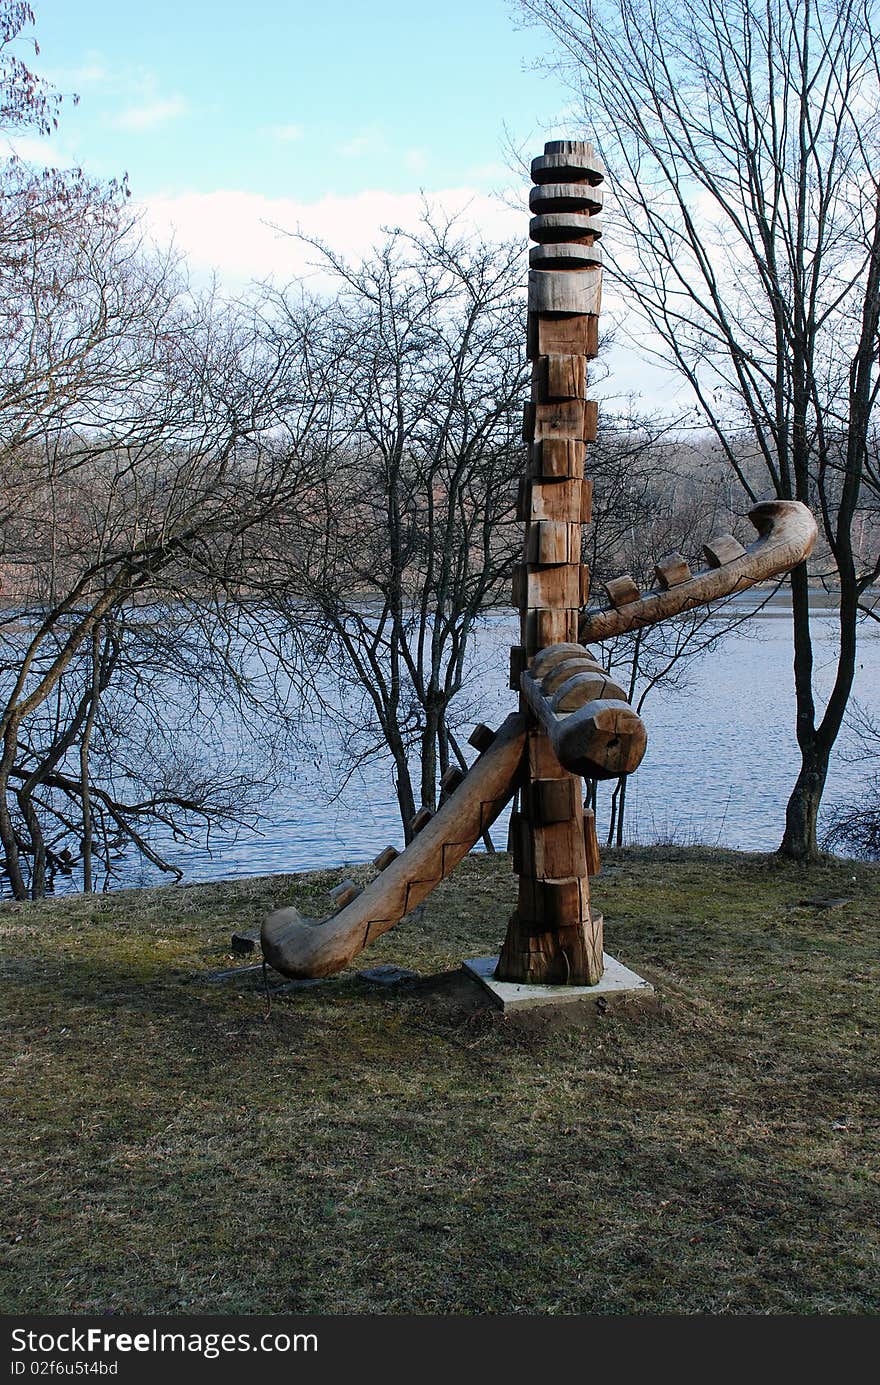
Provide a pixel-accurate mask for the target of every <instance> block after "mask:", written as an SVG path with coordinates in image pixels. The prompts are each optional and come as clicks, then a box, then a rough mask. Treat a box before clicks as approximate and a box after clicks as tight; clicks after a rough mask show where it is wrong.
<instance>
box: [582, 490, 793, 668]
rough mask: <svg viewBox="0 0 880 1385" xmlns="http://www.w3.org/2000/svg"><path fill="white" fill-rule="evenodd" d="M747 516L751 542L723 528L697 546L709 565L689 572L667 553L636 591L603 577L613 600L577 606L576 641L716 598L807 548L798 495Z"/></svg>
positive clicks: (782, 566)
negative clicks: (655, 587)
mask: <svg viewBox="0 0 880 1385" xmlns="http://www.w3.org/2000/svg"><path fill="white" fill-rule="evenodd" d="M749 519H750V520H751V521H752V524H753V525H754V526H755V528H756V529H757V531H758V535H759V537H758V538H757V539H756V540H755V542H754V543H752V544H750V545H749V546H748V548H745V549H744V548H743V547H742V546H741V545H740V544H738V543H737V541H736V539H734V538H733V537H732V536H731V535H729V534H724V535H721V536H719V538H718V539H715V540H712V539H710V540H709V542H708V543H707V544H706V545H705V548H704V550H703V551H704V553H705V554H706V557H707V559H708V561H709V563H710V567H708V568H707V569H705V570H704V571H702V572H698V573H696V574H695V575H694V576H691V575H690V572H689V569H688V566H687V564H686V563H685V561H684V559H683V558H681V557H680V556H679V555H678V554H671V555H670V556H669V559H668V560H664V561H663V562H661V563H658V565H657V569H656V571H657V577H658V580H659V581H660V583H661V590H659V591H649V592H644V593H641V594H640V593H639V592H638V589H637V588H636V587H635V584H634V583H632V581H631V579H629V578H622V577H621V578H616V579H615V581H614V582H609V583H608V587H607V589H608V592H609V595H610V596H611V598H612V601H614V604H613V605H612V606H611V607H610V608H608V609H605V610H586V611H582V612H581V618H580V623H579V626H578V633H579V636H580V639H581V641H582V642H583V643H585V644H586V643H587V642H588V641H589V642H592V641H593V640H607V639H609V638H610V637H611V636H612V635H620V634H623V633H624V632H625V631H627V630H638V629H639V628H640V627H641V626H643V625H655V624H656V623H657V622H658V621H661V620H668V619H669V617H670V616H677V615H681V614H682V612H684V611H692V610H694V608H695V607H697V606H705V605H707V604H708V603H709V602H712V601H719V600H720V599H721V598H722V597H724V596H730V595H731V594H732V593H733V592H740V591H745V590H746V589H747V588H748V587H753V586H754V585H755V583H756V582H763V581H765V580H766V579H767V578H768V577H778V576H779V575H780V574H781V573H783V572H788V571H789V569H790V568H793V567H797V565H798V563H801V562H803V561H804V559H805V558H808V557H809V555H810V554H811V553H812V551H813V546H814V544H815V542H816V535H817V532H818V531H817V527H816V521H815V519H814V518H813V516H812V515H811V513H810V511H809V510H808V509H807V507H806V505H802V504H801V503H800V501H798V500H765V501H763V502H762V503H761V504H760V505H755V507H754V508H753V509H751V510H750V511H749ZM627 583H629V588H627V586H626V584H627ZM615 597H616V598H617V599H616V600H615Z"/></svg>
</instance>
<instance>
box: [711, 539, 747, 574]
mask: <svg viewBox="0 0 880 1385" xmlns="http://www.w3.org/2000/svg"><path fill="white" fill-rule="evenodd" d="M745 551H746V550H745V549H744V548H743V546H742V544H741V543H740V541H739V539H735V538H734V537H733V535H732V534H715V535H713V537H712V538H711V539H710V540H709V542H708V543H704V544H703V552H704V553H705V555H706V562H707V563H708V564H709V566H710V567H723V566H724V564H725V563H732V562H733V561H734V560H735V559H736V558H741V557H742V555H743V554H744V553H745Z"/></svg>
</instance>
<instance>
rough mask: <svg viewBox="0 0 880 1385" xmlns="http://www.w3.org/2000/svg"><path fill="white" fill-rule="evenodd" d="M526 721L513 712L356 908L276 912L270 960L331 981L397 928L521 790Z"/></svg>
mask: <svg viewBox="0 0 880 1385" xmlns="http://www.w3.org/2000/svg"><path fill="white" fill-rule="evenodd" d="M525 740H526V719H525V717H524V716H522V715H521V714H520V713H513V714H512V715H511V716H509V717H508V718H507V720H506V721H505V722H504V723H503V725H502V726H501V727H500V728H499V730H498V733H497V734H496V735H495V736H494V737H493V739H492V742H491V745H489V747H488V748H487V749H486V750H485V751H484V752H483V753H482V754H481V755H480V757H479V759H478V760H477V761H476V763H475V764H474V765H473V766H472V768H471V769H470V771H469V772H468V775H467V777H466V778H465V780H464V783H463V784H462V785H461V786H460V788H459V789H457V790H456V792H455V793H454V794H452V795H451V797H450V798H448V799H447V800H446V802H445V803H444V804H443V806H442V807H441V808H439V809H438V810H437V812H436V813H435V814H434V816H433V817H432V819H431V821H430V822H429V823H428V825H427V826H426V827H425V828H423V830H422V831H421V832H420V833H419V834H418V836H417V837H415V838H414V840H413V841H412V842H411V843H410V845H409V846H408V847H407V848H406V850H405V851H403V852H401V854H400V855H399V856H398V857H397V858H396V859H395V860H393V861H392V862H391V863H390V865H388V866H386V868H385V870H383V871H382V873H381V874H380V875H378V876H377V877H376V879H375V880H372V881H370V883H369V884H368V885H367V886H366V887H365V889H363V890H362V891H361V893H360V894H359V895H358V896H357V898H356V899H355V900H353V901H352V903H350V904H348V905H346V907H345V908H344V909H341V910H340V912H339V913H338V914H335V915H334V916H333V917H332V918H330V919H327V920H325V921H324V922H322V923H316V922H313V921H312V920H308V919H304V918H303V917H302V915H301V914H300V913H299V911H298V910H297V909H294V908H286V909H277V910H275V912H274V913H272V914H270V915H269V916H268V918H267V919H266V920H265V921H264V923H263V928H262V935H261V936H262V946H263V956H264V957H265V958H266V961H267V962H268V963H269V965H270V966H273V967H275V968H276V970H277V971H280V972H282V973H283V974H284V975H285V976H291V977H310V976H331V975H332V974H333V973H334V972H337V971H340V970H341V969H342V968H343V967H345V966H347V965H348V963H349V962H350V961H351V960H352V958H354V957H356V956H357V954H358V953H359V952H360V951H362V949H363V948H365V947H366V946H367V945H368V943H370V942H372V941H373V940H374V939H375V938H378V937H380V936H381V934H382V933H386V932H387V931H388V929H389V928H393V926H394V924H395V923H397V922H398V921H399V920H400V919H401V918H403V917H404V915H406V914H408V913H409V912H410V910H411V909H414V908H415V907H416V905H417V904H420V903H421V901H422V900H423V899H425V898H426V897H427V895H429V894H430V893H431V891H432V890H433V889H434V888H435V886H436V885H437V884H439V882H440V880H442V879H443V878H444V877H445V876H447V875H448V874H449V873H450V871H451V870H452V869H453V868H454V867H455V866H456V865H457V864H458V862H459V861H460V860H461V858H462V857H463V856H464V855H466V854H467V852H468V851H469V850H470V848H471V847H472V846H473V845H474V843H475V842H476V841H478V840H479V838H480V837H481V836H482V834H483V833H484V832H485V831H486V830H487V828H488V827H490V826H491V824H492V823H493V822H494V821H495V819H496V817H497V816H498V814H499V813H500V812H501V810H502V808H503V807H504V805H505V804H506V803H507V802H509V800H510V798H511V796H512V795H513V793H514V791H515V790H516V788H517V786H518V782H519V776H520V771H521V766H522V761H523V752H524V749H525Z"/></svg>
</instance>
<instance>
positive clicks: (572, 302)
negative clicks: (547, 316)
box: [528, 268, 602, 314]
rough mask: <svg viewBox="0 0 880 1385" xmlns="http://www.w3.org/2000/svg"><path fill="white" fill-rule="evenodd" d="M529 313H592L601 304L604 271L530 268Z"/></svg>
mask: <svg viewBox="0 0 880 1385" xmlns="http://www.w3.org/2000/svg"><path fill="white" fill-rule="evenodd" d="M528 306H529V312H533V313H593V314H597V313H598V312H599V311H600V308H601V306H602V271H601V269H599V268H596V269H584V270H577V271H573V270H563V269H559V270H554V269H530V270H529V290H528Z"/></svg>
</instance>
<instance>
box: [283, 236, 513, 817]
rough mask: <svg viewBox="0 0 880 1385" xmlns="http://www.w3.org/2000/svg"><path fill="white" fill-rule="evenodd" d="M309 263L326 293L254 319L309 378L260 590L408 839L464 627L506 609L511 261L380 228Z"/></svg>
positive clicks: (452, 728) (439, 760)
mask: <svg viewBox="0 0 880 1385" xmlns="http://www.w3.org/2000/svg"><path fill="white" fill-rule="evenodd" d="M317 248H318V249H319V250H320V253H321V256H322V261H323V264H324V266H325V268H326V269H327V270H328V271H329V272H330V273H331V274H332V275H333V276H334V277H335V280H336V283H337V285H338V292H337V294H336V296H335V297H333V298H332V300H330V301H328V302H325V303H324V304H317V303H304V302H302V301H301V300H300V299H298V298H297V296H296V295H295V294H293V293H290V294H287V295H275V296H274V298H273V299H272V300H271V302H270V304H269V308H270V310H271V327H270V330H271V333H272V334H273V335H274V337H275V339H276V340H277V341H279V342H281V343H282V344H283V348H284V349H288V350H289V347H290V343H291V342H293V343H295V344H296V355H297V357H298V358H299V359H302V360H305V361H307V362H308V364H309V368H310V370H311V373H312V378H313V382H314V391H315V400H316V410H317V411H318V412H321V415H322V420H323V422H322V425H321V427H320V428H319V427H317V426H316V427H315V428H313V430H312V434H311V437H312V439H313V449H312V451H311V452H310V454H309V457H310V463H309V464H310V474H311V476H312V482H313V484H312V486H311V489H310V493H309V496H308V498H305V497H302V498H301V503H300V506H299V509H298V512H297V514H296V515H295V516H292V517H291V533H290V534H289V535H288V533H287V532H286V531H285V530H284V529H282V530H281V531H279V534H278V535H277V536H276V542H275V544H274V545H273V547H272V550H271V551H272V559H273V561H272V566H271V570H270V573H269V574H267V578H268V581H269V585H268V587H267V586H266V580H267V579H266V578H264V583H263V590H264V591H265V592H266V593H267V595H268V594H270V593H271V597H272V600H273V601H274V603H275V605H276V609H278V610H279V611H280V612H283V613H286V616H287V619H288V620H289V623H290V626H291V628H292V629H294V628H295V629H297V630H298V631H299V632H308V634H309V636H310V638H311V641H312V644H313V647H314V649H315V651H316V653H315V657H316V658H317V659H318V660H322V661H326V663H327V665H328V666H329V667H330V668H331V669H332V670H334V672H335V675H336V678H337V685H338V697H337V698H336V699H335V703H334V705H333V706H332V707H331V706H329V705H326V710H327V711H328V712H331V713H333V714H335V716H336V717H337V719H338V720H339V722H340V724H341V725H342V726H343V730H344V734H345V740H346V744H347V746H348V748H349V751H350V754H351V763H352V764H356V763H358V761H359V760H362V759H363V758H364V757H369V756H371V755H375V754H383V753H385V748H386V747H387V749H388V750H389V751H390V753H391V756H392V759H393V762H394V772H395V780H396V792H397V798H398V803H399V807H400V813H401V818H402V821H403V825H404V830H405V832H406V834H407V837H408V836H409V833H410V823H411V820H412V818H413V815H414V813H415V811H416V808H417V807H418V806H419V805H420V804H421V805H424V806H427V807H434V806H435V804H436V796H437V787H438V776H439V775H442V773H443V772H444V771H445V770H446V769H447V768H448V767H449V765H450V764H451V763H455V762H456V761H457V760H463V757H462V754H461V748H460V746H459V743H458V739H457V737H456V729H457V726H458V724H459V723H458V720H457V717H456V714H455V709H456V707H458V712H459V714H460V713H461V708H460V707H459V706H458V704H457V703H456V699H457V698H459V695H460V693H461V690H462V684H463V678H464V673H465V669H466V659H467V654H468V648H469V642H470V639H471V636H472V633H473V630H474V627H475V625H476V624H477V622H478V621H479V620H480V618H481V613H482V612H483V611H484V609H485V608H486V607H487V606H488V605H491V604H492V603H494V602H497V601H498V600H499V599H502V598H503V599H505V600H508V599H509V596H508V586H509V581H510V577H511V571H512V565H513V561H514V557H515V549H516V546H517V544H518V541H519V533H518V527H517V525H516V523H515V517H514V511H515V500H516V483H517V479H518V476H519V474H520V472H521V470H522V442H521V405H522V401H523V397H524V395H523V391H524V386H525V383H526V380H527V369H528V368H527V362H526V359H525V330H524V322H523V312H522V304H521V301H520V300H521V287H522V282H523V277H524V269H523V256H522V250H521V248H520V247H519V246H498V245H485V244H482V243H477V242H474V241H469V240H468V239H467V238H466V237H463V236H462V235H461V234H460V233H459V232H458V231H457V230H456V227H455V226H454V225H450V224H445V223H440V222H438V221H436V220H435V221H433V222H432V221H430V220H428V221H426V223H425V226H424V228H423V231H422V232H421V233H420V234H418V235H408V234H404V233H403V232H400V231H397V232H394V233H392V234H391V235H390V236H389V238H388V240H387V242H386V244H385V245H384V246H383V247H382V248H381V249H380V250H378V251H377V252H376V253H375V254H374V255H373V256H372V257H370V258H369V259H368V260H367V261H366V262H365V263H364V264H363V265H361V266H359V267H352V266H350V265H348V264H346V263H344V262H343V261H342V260H340V259H339V258H337V257H336V256H334V255H333V254H332V253H331V252H330V251H329V250H327V249H326V248H324V247H317ZM322 434H323V441H322V444H321V445H320V447H318V446H317V444H316V443H315V442H314V440H315V439H317V438H318V437H320V436H321V435H322ZM459 700H460V699H459ZM413 759H414V761H415V766H416V768H415V771H414V770H413V765H412V761H413Z"/></svg>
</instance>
